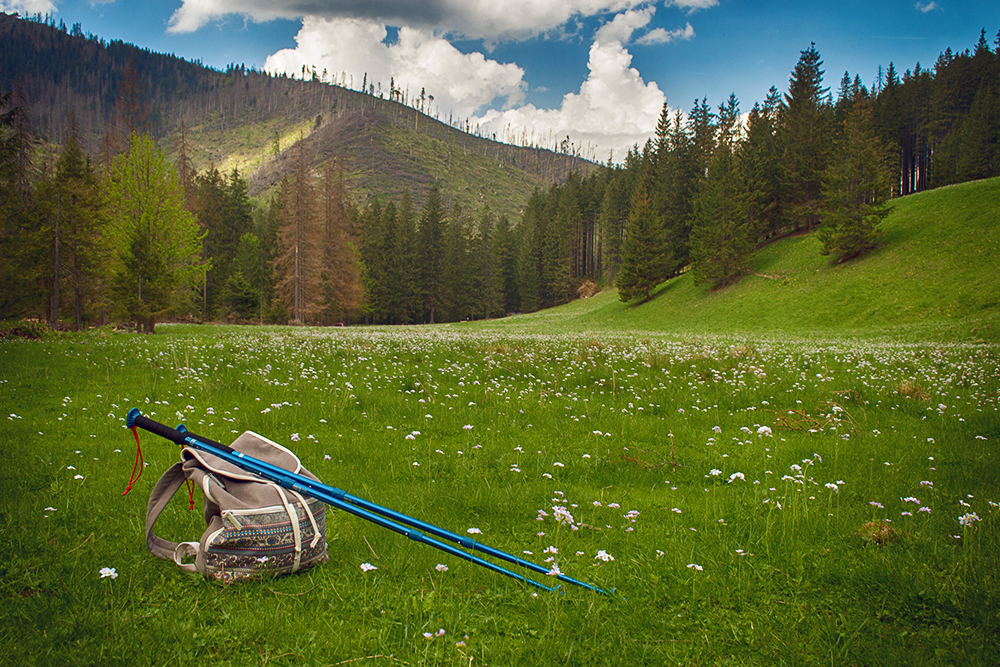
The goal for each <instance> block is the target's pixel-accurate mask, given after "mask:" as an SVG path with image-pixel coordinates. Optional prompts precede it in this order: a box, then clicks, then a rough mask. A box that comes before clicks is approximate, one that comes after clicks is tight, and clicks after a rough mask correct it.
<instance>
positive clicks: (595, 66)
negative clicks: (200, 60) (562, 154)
mask: <svg viewBox="0 0 1000 667" xmlns="http://www.w3.org/2000/svg"><path fill="white" fill-rule="evenodd" d="M2 1H3V0H0V2H2ZM657 4H658V3H657V2H656V0H240V2H236V0H183V2H182V5H181V6H180V8H178V9H177V11H176V12H175V13H174V15H173V17H172V18H171V23H170V30H171V31H174V32H188V31H194V30H197V29H198V28H199V27H201V26H202V25H204V24H205V23H207V22H209V21H212V20H215V19H219V18H222V17H224V16H226V15H231V14H237V15H241V16H243V17H245V18H246V19H248V20H253V21H267V20H271V19H275V18H287V19H301V20H302V28H301V29H300V31H299V33H298V35H297V36H296V47H295V48H294V49H284V50H282V51H278V52H277V53H275V54H273V55H272V56H270V57H269V58H268V59H267V61H266V62H265V64H264V68H265V69H266V70H269V71H284V72H288V73H299V72H301V70H302V66H303V65H305V66H306V67H307V68H308V69H311V68H312V67H315V68H316V70H317V71H322V70H324V69H326V70H328V72H329V73H330V74H331V75H332V76H334V77H337V78H338V79H339V80H340V81H343V76H342V75H341V72H344V73H346V74H347V78H348V81H349V82H350V81H353V84H354V86H355V87H360V84H361V81H362V78H363V77H364V75H365V74H366V73H367V76H368V82H370V83H372V82H375V83H380V84H381V89H382V91H383V93H387V92H388V87H389V80H390V79H394V81H395V83H396V86H397V88H401V89H408V94H409V98H410V100H413V99H414V98H416V97H418V96H419V94H420V90H421V89H425V90H426V92H427V94H428V95H433V96H434V98H435V99H434V102H433V104H431V105H429V108H428V109H427V110H428V111H429V112H430V113H432V114H433V113H435V112H436V111H440V115H441V116H442V117H446V116H452V117H454V118H456V119H465V118H468V119H469V120H470V122H471V123H472V126H473V127H475V126H476V125H477V124H478V125H479V126H480V131H481V132H482V133H484V134H485V135H486V136H489V135H490V134H494V133H495V134H496V137H497V138H498V139H500V140H501V141H513V142H522V141H528V142H530V143H533V144H537V145H542V146H544V147H547V148H551V147H553V145H555V144H557V143H558V142H559V141H560V140H561V139H563V138H565V137H566V136H567V135H569V137H570V139H571V141H573V142H574V144H575V145H576V146H577V147H581V148H583V149H584V151H585V154H586V155H587V157H592V156H593V157H596V158H597V159H600V160H603V159H605V158H606V157H607V155H608V153H609V151H612V150H613V151H614V155H615V156H616V158H617V159H619V160H621V159H622V158H624V156H625V153H626V152H627V150H628V149H629V148H631V147H632V146H633V145H634V144H639V145H642V144H643V143H644V142H645V141H646V139H648V138H649V137H650V136H651V135H652V133H653V132H654V130H655V127H656V122H657V119H658V118H659V115H660V112H661V110H662V107H663V104H664V101H665V96H664V94H663V92H662V91H661V90H660V89H659V87H658V86H657V84H656V82H654V81H649V82H646V81H644V80H643V78H642V76H641V74H640V73H639V71H638V70H637V69H635V68H634V67H632V55H631V54H630V53H629V51H628V50H627V48H626V46H627V45H628V44H630V43H633V42H634V43H639V44H644V45H646V44H665V43H669V42H672V41H676V40H687V39H692V38H693V37H694V28H693V27H692V26H691V24H690V23H687V25H685V26H684V27H682V28H677V29H675V30H665V29H663V28H656V29H653V30H649V31H648V32H645V34H643V31H644V30H646V29H647V26H648V25H649V23H650V21H651V20H652V18H653V15H654V13H655V11H656V6H657ZM660 4H662V5H663V6H673V7H677V8H679V9H682V10H687V11H688V13H692V12H694V11H696V10H699V9H705V8H708V7H712V6H715V5H716V4H718V0H662V2H661V3H660ZM612 13H613V14H614V17H613V18H612V19H611V20H609V21H606V22H605V23H603V24H602V25H601V26H600V27H599V28H598V29H597V31H596V33H595V35H594V38H593V42H592V44H591V48H590V53H589V61H588V68H589V74H588V76H587V79H586V80H585V81H583V82H582V83H581V84H580V87H579V89H578V90H577V91H576V92H571V93H568V94H566V95H565V96H564V97H563V99H562V101H561V103H560V106H559V107H558V108H552V109H540V108H538V107H536V106H534V105H533V104H528V105H524V106H518V105H520V104H521V102H522V101H523V99H524V95H525V92H526V91H527V89H528V84H527V82H526V81H525V80H524V70H523V69H522V68H521V67H520V66H518V65H517V64H514V63H501V62H498V61H496V60H492V59H489V58H487V57H486V56H484V55H483V54H482V53H475V52H474V53H468V54H464V53H462V52H460V51H459V50H458V49H456V48H455V47H454V46H453V45H452V44H451V42H450V41H449V39H454V38H458V37H464V38H469V39H481V40H483V42H484V44H485V48H486V49H489V48H490V45H491V44H493V43H496V42H499V41H505V40H519V39H526V38H531V37H537V36H539V35H547V36H549V37H554V38H558V37H559V36H560V35H563V36H565V35H567V34H572V35H576V36H579V31H580V29H581V27H582V26H583V25H584V24H583V22H582V19H584V18H587V17H594V16H602V15H606V14H612ZM386 26H402V27H400V28H399V32H398V39H397V40H396V41H395V42H393V43H390V44H387V43H385V39H386V36H387V34H388V31H387V28H386ZM636 35H638V38H637V39H633V38H634V37H635V36H636ZM498 105H499V106H500V108H497V106H498ZM588 147H589V148H592V149H593V151H590V150H588Z"/></svg>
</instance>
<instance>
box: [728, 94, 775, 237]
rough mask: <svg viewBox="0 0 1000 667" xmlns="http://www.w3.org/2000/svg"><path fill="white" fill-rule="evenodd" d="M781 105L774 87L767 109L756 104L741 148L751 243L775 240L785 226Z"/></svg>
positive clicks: (740, 168)
mask: <svg viewBox="0 0 1000 667" xmlns="http://www.w3.org/2000/svg"><path fill="white" fill-rule="evenodd" d="M780 103H781V97H780V93H778V90H777V89H776V88H774V87H773V86H772V87H771V90H770V92H769V93H768V96H767V98H766V99H765V101H764V104H763V106H761V105H758V104H754V107H753V109H751V110H750V113H749V114H748V115H747V121H746V136H745V137H744V140H743V141H742V142H740V144H739V147H738V149H737V161H738V170H739V173H740V177H741V178H742V180H743V183H744V187H745V191H746V200H745V204H746V215H747V223H748V225H749V226H748V228H747V233H748V238H749V240H750V241H751V242H758V241H762V240H764V239H769V238H771V237H773V236H774V235H775V234H777V233H778V232H779V231H780V230H781V228H782V226H783V225H784V224H785V219H784V208H783V205H784V203H785V196H784V185H785V176H784V163H783V155H782V148H781V145H780V143H779V139H778V127H777V122H778V118H777V115H778V108H779V105H780Z"/></svg>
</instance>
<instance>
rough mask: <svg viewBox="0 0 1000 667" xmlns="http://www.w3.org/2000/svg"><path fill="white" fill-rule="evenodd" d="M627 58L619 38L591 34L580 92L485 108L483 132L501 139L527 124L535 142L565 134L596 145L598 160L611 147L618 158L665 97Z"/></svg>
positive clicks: (646, 131)
mask: <svg viewBox="0 0 1000 667" xmlns="http://www.w3.org/2000/svg"><path fill="white" fill-rule="evenodd" d="M619 27H621V26H620V25H619ZM606 34H613V33H606ZM621 34H622V33H619V36H621ZM631 64H632V55H631V54H630V53H629V52H628V51H627V50H626V49H625V48H624V47H623V46H622V44H621V42H620V41H618V40H615V41H611V42H609V43H602V42H600V41H597V40H595V41H594V43H593V44H592V45H591V47H590V60H589V62H588V63H587V66H588V68H589V69H590V74H589V75H588V76H587V80H586V81H584V82H583V84H582V85H581V86H580V90H579V92H576V93H568V94H566V95H565V96H564V97H563V99H562V104H561V106H560V107H559V108H558V109H538V108H536V107H535V106H534V105H532V104H528V105H525V106H523V107H519V108H517V109H508V110H505V111H487V112H486V113H485V114H484V115H483V116H482V117H481V118H479V119H477V120H478V121H479V122H480V124H481V125H482V127H483V128H484V130H485V131H486V132H487V133H492V132H496V133H497V137H498V138H504V139H506V138H507V137H506V136H504V133H507V132H509V133H510V134H511V135H512V136H514V137H517V136H520V133H521V131H522V130H523V129H526V130H527V134H528V138H529V141H530V140H531V138H532V137H533V138H534V143H537V144H540V145H542V146H543V147H546V148H552V147H553V145H552V143H549V142H550V141H551V142H553V143H554V142H558V141H559V140H560V139H562V138H563V137H565V136H567V135H569V137H570V139H571V141H573V143H574V144H576V145H577V146H584V147H586V146H587V145H588V144H589V145H591V146H594V147H596V155H594V157H596V158H597V159H598V160H605V159H607V156H608V155H609V152H611V151H613V154H614V156H615V157H614V159H616V160H619V161H620V160H622V159H624V157H625V153H626V152H627V151H628V149H629V148H631V147H632V146H633V145H635V144H639V145H640V146H641V145H642V144H643V143H645V142H646V140H647V139H648V138H649V137H650V136H651V135H652V134H653V132H654V131H655V129H656V121H657V120H658V119H659V117H660V112H661V111H662V109H663V104H664V102H665V101H666V97H665V95H664V94H663V91H661V90H660V88H659V86H657V85H656V82H653V81H650V82H649V83H646V82H644V81H643V79H642V76H641V75H640V74H639V71H638V70H636V69H635V68H634V67H631ZM508 127H509V128H510V129H509V130H508ZM586 157H591V156H590V155H587V156H586Z"/></svg>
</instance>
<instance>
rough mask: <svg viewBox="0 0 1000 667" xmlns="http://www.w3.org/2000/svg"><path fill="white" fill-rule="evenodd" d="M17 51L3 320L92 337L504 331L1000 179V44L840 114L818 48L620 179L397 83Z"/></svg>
mask: <svg viewBox="0 0 1000 667" xmlns="http://www.w3.org/2000/svg"><path fill="white" fill-rule="evenodd" d="M0 39H3V43H4V48H3V50H2V51H0V90H9V91H10V92H8V93H6V94H5V95H4V97H3V99H2V100H0V114H2V116H0V126H2V127H0V139H2V142H3V143H2V152H0V189H2V190H3V195H4V197H3V199H2V202H0V221H2V225H3V227H2V229H3V232H2V238H0V243H2V246H0V250H2V256H3V257H4V259H5V262H4V265H5V268H4V270H3V271H2V274H0V279H2V297H0V298H2V305H3V311H4V313H5V314H6V315H7V316H20V315H26V316H27V315H33V316H36V317H43V318H45V319H48V320H50V321H53V320H60V319H61V316H60V314H61V313H65V312H66V309H67V308H69V307H70V306H72V310H73V311H74V313H75V321H76V326H83V325H85V324H87V323H94V322H102V321H107V320H108V319H109V318H112V319H118V320H128V321H133V322H139V323H144V324H145V326H146V328H147V329H152V325H153V322H155V320H156V319H159V318H162V317H167V316H191V317H195V318H200V319H220V320H238V321H276V322H284V321H293V322H302V323H317V324H331V323H337V322H349V321H370V322H386V323H415V322H430V321H443V320H457V319H466V318H480V317H495V316H500V315H503V314H504V313H508V312H515V311H530V310H535V309H538V308H544V307H549V306H552V305H556V304H559V303H563V302H566V301H568V300H570V299H572V298H575V297H576V296H577V294H578V293H580V292H581V289H582V290H583V291H587V290H589V289H593V287H588V286H590V285H591V284H592V283H597V284H608V283H612V282H613V283H614V284H615V285H616V286H617V287H618V288H619V293H620V296H621V297H622V298H623V299H625V300H630V299H633V298H636V297H644V298H646V297H648V296H649V294H650V290H651V289H652V287H653V286H655V285H656V284H658V283H660V282H662V281H663V280H665V279H668V278H669V277H671V276H674V275H677V274H678V273H680V272H682V271H687V270H694V271H695V276H696V280H697V281H698V282H699V283H701V284H703V285H705V286H707V287H710V288H715V287H720V286H724V285H726V284H728V283H730V282H732V281H734V280H738V279H739V278H740V276H741V275H743V274H744V273H745V272H746V268H745V267H746V259H747V258H748V257H749V256H750V254H751V253H752V252H753V251H754V248H755V247H757V246H758V245H759V244H761V243H764V242H766V241H767V240H768V239H770V238H773V237H775V236H777V235H781V234H785V233H788V232H791V231H797V230H808V231H812V230H818V231H817V233H818V234H819V235H820V237H821V238H822V240H823V248H824V252H826V253H829V254H831V255H832V256H833V257H834V258H835V259H837V260H839V261H846V260H847V259H850V258H852V257H855V256H857V255H859V254H861V253H863V252H864V251H865V250H867V249H869V248H871V247H874V246H875V245H877V244H878V243H879V235H878V225H879V222H880V221H881V219H882V218H883V217H884V216H885V215H886V213H887V207H886V206H887V203H888V202H889V201H890V199H891V198H892V197H895V196H901V195H905V194H908V193H910V192H915V191H919V190H922V189H926V188H929V187H937V186H939V185H946V184H949V183H954V182H959V181H964V180H970V179H976V178H985V177H989V176H992V175H995V174H997V173H998V172H1000V150H998V148H997V145H998V143H1000V111H998V110H1000V55H998V53H997V51H998V50H1000V49H998V48H994V49H991V48H990V46H989V44H988V43H987V42H986V39H985V32H984V33H983V35H982V36H981V37H980V40H979V43H978V44H977V45H976V47H975V49H974V50H972V51H969V50H966V51H964V52H961V53H952V52H951V51H950V50H949V51H946V52H945V53H943V54H941V56H940V57H939V58H938V60H937V62H936V63H935V66H934V70H933V71H931V70H928V69H924V68H922V67H921V66H920V65H919V64H918V65H916V66H915V67H914V68H913V70H912V71H911V70H907V71H906V72H905V73H904V74H903V75H902V77H900V76H899V75H898V73H897V71H896V68H895V66H894V65H893V64H891V63H890V65H889V66H888V68H886V69H885V71H884V74H881V75H880V76H879V78H878V80H877V81H876V82H875V85H874V87H873V89H872V90H869V89H868V88H867V87H866V86H864V85H863V83H862V82H861V80H860V78H859V77H858V76H854V77H853V78H852V77H851V75H850V74H849V73H845V74H844V76H843V78H842V79H841V82H840V86H839V88H838V90H837V93H836V100H834V95H832V94H831V93H830V90H829V88H828V87H826V86H825V85H824V80H823V77H824V71H823V70H822V69H821V66H822V60H821V58H820V55H819V53H818V52H817V51H816V49H815V48H814V47H809V48H808V49H807V50H805V51H803V52H802V57H801V58H800V60H799V62H798V63H797V64H796V65H795V68H794V69H793V71H792V74H791V78H790V84H789V89H788V91H787V92H786V93H784V94H782V93H779V92H778V91H777V90H776V89H774V88H772V89H771V91H769V93H768V95H767V97H766V99H765V101H764V102H763V103H759V104H755V105H754V107H753V109H752V110H751V111H750V112H749V114H747V115H746V116H745V117H744V116H743V115H741V113H740V109H739V102H738V100H736V99H735V97H730V99H729V100H727V101H726V102H725V103H723V104H721V105H719V107H718V108H717V109H714V110H713V108H712V107H711V106H709V104H708V102H707V100H701V101H696V103H695V105H694V107H693V108H692V109H691V111H690V112H688V113H687V114H682V113H680V112H671V111H670V110H669V109H668V108H667V107H666V106H665V107H664V110H663V114H662V116H661V119H660V123H659V126H658V128H657V131H656V135H655V136H654V137H652V138H651V139H650V140H649V141H648V142H647V143H646V144H645V145H644V146H643V147H638V146H636V147H635V148H634V150H632V151H631V152H630V153H629V155H628V156H627V158H626V160H625V163H624V164H623V165H617V166H616V165H608V166H607V167H602V168H596V167H595V166H594V165H592V164H591V163H587V162H586V161H583V160H581V159H579V158H578V157H576V156H575V154H576V153H578V152H579V149H578V148H577V147H575V146H573V145H572V144H570V143H569V142H568V141H563V142H560V145H559V146H558V148H560V150H563V151H565V153H570V155H567V154H563V153H557V152H553V151H549V150H546V149H542V148H540V147H537V146H531V147H524V146H512V145H508V144H501V143H498V142H495V141H492V140H487V139H485V138H481V137H477V136H474V135H471V134H468V133H465V132H460V131H458V130H456V129H455V128H454V127H451V126H449V125H448V124H445V123H441V122H439V121H437V120H436V119H433V118H431V117H430V116H427V115H426V114H423V113H422V112H421V111H420V110H419V109H418V108H414V107H412V106H407V104H406V103H412V104H414V105H415V106H416V107H420V108H426V105H427V98H425V96H424V95H423V94H421V96H420V97H418V98H416V99H412V98H411V96H410V95H409V94H408V93H406V92H405V91H404V92H401V91H398V90H396V89H395V87H394V86H393V85H391V84H390V88H389V90H388V94H389V97H390V98H392V99H388V100H387V99H384V94H383V95H379V94H376V87H375V84H368V83H367V81H365V85H366V86H367V87H368V90H367V91H364V92H361V91H354V90H350V89H348V88H345V87H344V86H343V85H335V84H333V83H331V82H329V81H326V80H325V79H326V78H327V76H326V73H323V75H318V74H316V73H315V72H309V71H305V70H304V71H303V78H305V79H307V80H305V81H303V80H296V79H294V78H287V77H273V76H269V75H266V74H263V73H260V72H255V71H252V70H247V69H245V68H244V67H242V66H232V67H230V68H229V69H227V71H226V72H217V71H214V70H210V69H207V68H204V67H201V66H200V65H197V64H192V63H187V62H185V61H183V60H182V59H179V58H175V57H173V56H160V55H157V54H153V53H150V52H148V51H143V50H141V49H137V48H135V47H133V46H130V45H125V44H122V43H121V42H109V43H105V42H103V41H101V40H98V39H96V38H94V37H92V36H85V35H83V34H82V31H81V30H80V28H79V26H74V28H73V29H72V30H67V29H65V26H55V25H51V23H50V22H47V21H46V20H40V19H36V20H34V21H28V20H24V19H19V18H15V17H11V16H6V15H0ZM8 44H10V45H12V47H11V48H8V46H7V45H8ZM13 45H16V46H13ZM995 47H1000V38H998V41H997V43H996V44H995ZM334 78H336V77H334ZM343 83H347V82H343ZM380 87H381V85H379V88H380ZM452 123H453V124H454V123H455V121H454V119H452ZM458 124H460V125H461V124H462V123H460V122H459V123H458ZM469 129H473V130H475V128H469ZM144 136H148V137H150V139H144V138H143V137H144ZM39 138H41V139H43V140H44V143H42V144H41V146H39V142H38V139H39ZM522 139H524V140H526V139H527V138H526V137H522ZM154 140H155V141H154ZM157 144H162V145H164V146H169V147H170V151H169V155H170V156H171V157H168V152H167V151H164V150H163V148H161V147H160V146H159V145H157ZM88 156H89V157H88ZM220 166H222V168H221V169H220V168H219V167H220ZM151 173H155V174H157V176H156V178H155V179H153V180H152V181H151V180H149V178H148V177H147V176H143V174H147V175H148V174H151ZM143 179H145V180H143ZM137 192H138V193H141V194H136V193H137ZM505 197H506V198H505ZM164 212H169V213H164ZM164 216H165V217H164ZM140 223H141V224H140ZM60 253H61V254H60ZM60 308H62V310H60Z"/></svg>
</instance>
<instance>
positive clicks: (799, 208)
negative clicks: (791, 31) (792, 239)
mask: <svg viewBox="0 0 1000 667" xmlns="http://www.w3.org/2000/svg"><path fill="white" fill-rule="evenodd" d="M822 64H823V61H822V60H821V59H820V55H819V52H818V51H816V45H815V44H812V45H810V46H809V48H808V49H807V50H805V51H802V52H801V57H800V58H799V61H798V63H796V65H795V69H794V70H793V71H792V76H791V79H790V81H789V86H788V93H787V94H786V95H785V104H784V107H783V108H782V110H781V131H782V144H783V146H784V149H785V166H786V170H787V171H786V174H787V178H788V181H787V186H788V197H789V202H788V203H789V206H788V214H789V215H790V216H791V217H792V222H793V224H795V226H796V228H798V227H799V226H800V225H801V224H804V225H805V226H806V228H807V229H809V230H810V231H812V229H813V228H814V227H815V226H816V223H817V222H818V220H819V209H820V206H821V204H822V175H823V170H824V169H825V168H826V163H827V159H828V148H829V145H830V140H831V136H832V135H831V131H832V110H831V108H830V104H829V99H828V89H826V88H824V87H823V70H822V69H820V67H821V66H822Z"/></svg>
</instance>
